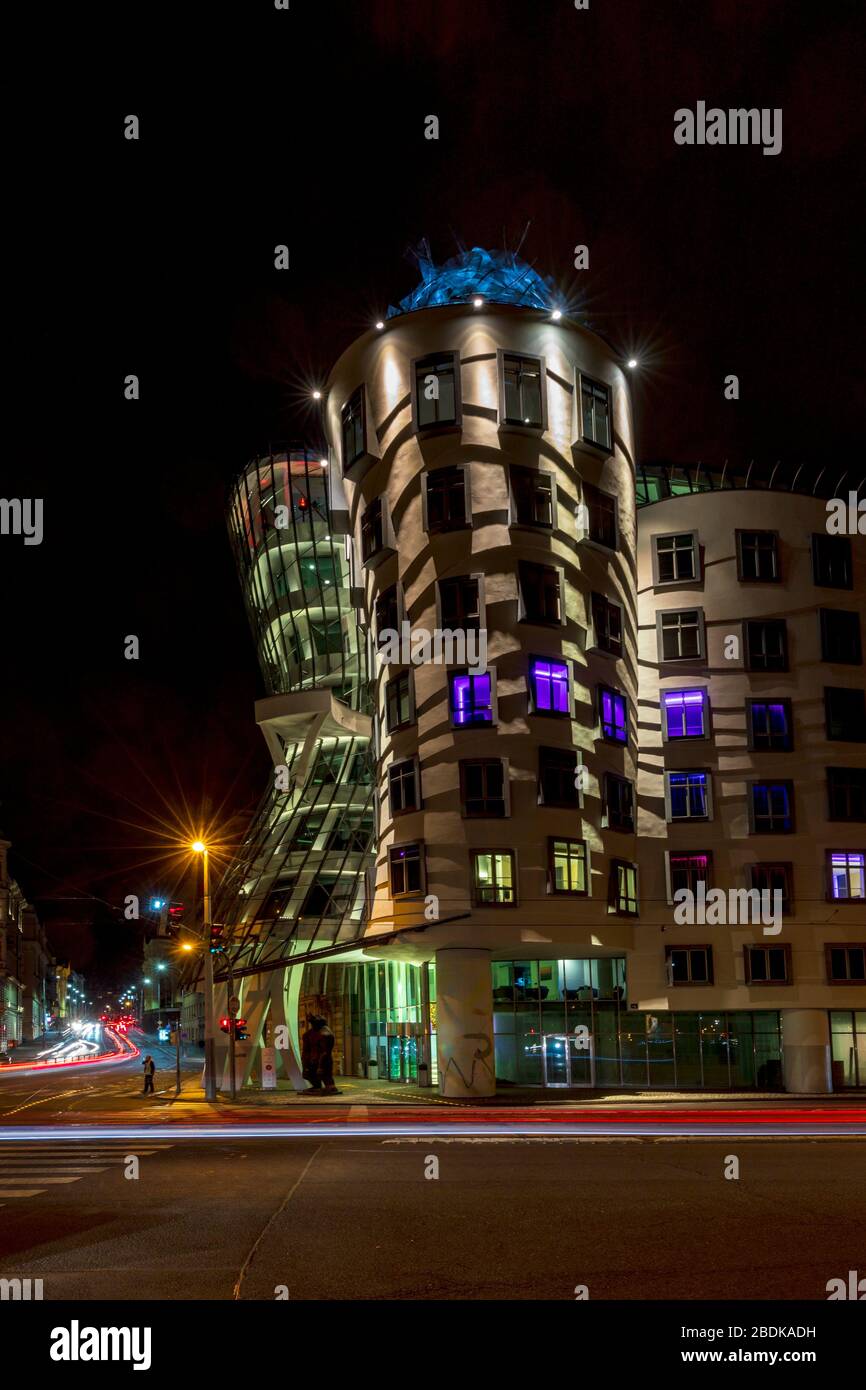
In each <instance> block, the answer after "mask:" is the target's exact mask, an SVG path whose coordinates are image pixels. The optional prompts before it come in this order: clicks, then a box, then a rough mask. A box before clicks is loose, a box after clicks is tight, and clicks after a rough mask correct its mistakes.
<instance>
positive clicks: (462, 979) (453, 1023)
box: [436, 947, 496, 1100]
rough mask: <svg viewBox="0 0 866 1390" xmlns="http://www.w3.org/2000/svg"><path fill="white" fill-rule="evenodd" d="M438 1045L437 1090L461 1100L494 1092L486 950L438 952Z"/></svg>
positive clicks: (490, 982) (488, 972) (491, 1027)
mask: <svg viewBox="0 0 866 1390" xmlns="http://www.w3.org/2000/svg"><path fill="white" fill-rule="evenodd" d="M436 1046H437V1049H438V1056H439V1092H440V1095H443V1096H452V1097H454V1098H462V1099H464V1100H465V1099H468V1098H470V1097H472V1096H492V1095H494V1094H495V1092H496V1071H495V1063H494V1057H493V981H492V976H491V971H490V952H489V951H483V950H478V949H476V948H474V947H472V948H469V947H466V948H464V947H449V948H447V949H444V950H441V951H437V952H436Z"/></svg>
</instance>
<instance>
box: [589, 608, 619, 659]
mask: <svg viewBox="0 0 866 1390" xmlns="http://www.w3.org/2000/svg"><path fill="white" fill-rule="evenodd" d="M592 626H593V629H594V633H595V645H596V646H597V647H598V648H599V650H600V651H603V652H610V654H611V656H622V608H621V607H620V605H619V604H618V603H611V601H610V599H607V598H605V597H604V594H593V596H592Z"/></svg>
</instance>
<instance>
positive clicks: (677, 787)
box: [667, 772, 710, 821]
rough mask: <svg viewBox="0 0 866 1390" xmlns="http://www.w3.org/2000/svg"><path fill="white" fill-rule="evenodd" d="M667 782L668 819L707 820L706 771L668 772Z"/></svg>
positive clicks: (707, 782)
mask: <svg viewBox="0 0 866 1390" xmlns="http://www.w3.org/2000/svg"><path fill="white" fill-rule="evenodd" d="M667 784H668V819H669V820H672V821H673V820H709V816H710V775H709V773H708V772H669V773H668V774H667Z"/></svg>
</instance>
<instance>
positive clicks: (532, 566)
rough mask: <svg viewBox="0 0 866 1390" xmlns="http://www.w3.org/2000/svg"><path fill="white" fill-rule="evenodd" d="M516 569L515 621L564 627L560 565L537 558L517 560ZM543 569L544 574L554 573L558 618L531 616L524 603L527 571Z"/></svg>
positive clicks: (561, 571) (563, 582)
mask: <svg viewBox="0 0 866 1390" xmlns="http://www.w3.org/2000/svg"><path fill="white" fill-rule="evenodd" d="M517 563H518V569H517V589H518V605H517V613H518V617H517V621H518V622H520V623H527V624H530V625H531V626H533V627H549V628H557V627H565V623H566V615H565V570H564V568H563V566H562V565H548V564H545V563H544V562H543V561H539V560H518V562H517ZM530 570H531V571H543V572H544V573H546V574H555V575H556V585H557V599H558V603H559V618H539V617H534V616H531V615H530V614H529V612H528V608H527V603H526V592H527V589H526V576H527V574H528V572H529V571H530Z"/></svg>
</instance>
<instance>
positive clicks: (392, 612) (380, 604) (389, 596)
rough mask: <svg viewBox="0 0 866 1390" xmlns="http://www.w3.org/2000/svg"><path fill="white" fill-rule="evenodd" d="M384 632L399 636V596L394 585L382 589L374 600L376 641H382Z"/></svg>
mask: <svg viewBox="0 0 866 1390" xmlns="http://www.w3.org/2000/svg"><path fill="white" fill-rule="evenodd" d="M385 632H396V633H397V635H398V636H399V634H400V594H399V590H398V588H397V585H396V584H392V585H391V586H390V588H388V589H383V590H382V592H381V594H380V595H379V597H378V598H377V599H376V641H377V642H381V641H382V634H383V633H385Z"/></svg>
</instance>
